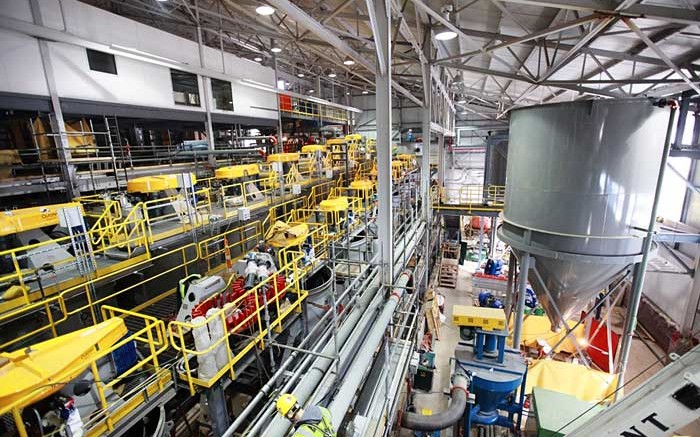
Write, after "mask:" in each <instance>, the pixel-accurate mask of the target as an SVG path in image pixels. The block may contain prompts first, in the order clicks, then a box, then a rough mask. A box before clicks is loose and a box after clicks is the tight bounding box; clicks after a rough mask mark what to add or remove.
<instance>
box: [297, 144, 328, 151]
mask: <svg viewBox="0 0 700 437" xmlns="http://www.w3.org/2000/svg"><path fill="white" fill-rule="evenodd" d="M327 151H328V147H326V146H324V145H323V144H307V145H305V146H303V147H302V148H301V153H314V152H327Z"/></svg>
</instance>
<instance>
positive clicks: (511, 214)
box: [499, 99, 668, 330]
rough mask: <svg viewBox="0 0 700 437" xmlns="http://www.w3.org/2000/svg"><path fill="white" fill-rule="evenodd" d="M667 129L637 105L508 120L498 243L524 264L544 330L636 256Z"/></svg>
mask: <svg viewBox="0 0 700 437" xmlns="http://www.w3.org/2000/svg"><path fill="white" fill-rule="evenodd" d="M667 122H668V111H667V110H664V109H662V108H659V107H656V106H654V105H653V104H652V102H651V101H650V100H647V99H620V100H589V101H579V102H570V103H557V104H550V105H542V106H536V107H529V108H523V109H518V110H515V111H513V112H512V113H511V119H510V144H509V150H508V165H507V184H506V204H505V209H504V212H503V218H504V221H503V225H502V227H501V229H500V230H499V235H500V237H501V239H502V240H503V241H505V242H506V243H508V244H510V245H511V247H512V248H513V249H514V251H515V253H516V255H517V256H518V258H521V256H522V255H523V254H524V253H529V254H530V255H531V256H532V257H533V258H534V260H535V262H534V265H533V266H532V267H531V268H530V271H529V274H528V279H529V281H530V284H531V285H532V287H533V289H534V290H535V292H536V293H537V297H538V298H539V299H540V300H541V301H542V304H543V306H544V308H545V310H546V312H547V315H548V316H549V318H550V321H551V322H552V328H553V330H558V329H560V328H561V327H562V326H563V323H562V321H561V320H562V319H569V318H571V317H572V316H574V315H576V314H578V313H579V312H580V311H581V310H583V309H584V308H585V306H586V304H588V303H589V302H590V301H591V299H592V298H593V297H595V296H596V294H597V293H599V292H600V291H601V290H603V289H604V288H606V287H607V286H608V285H609V284H610V282H611V281H612V280H613V279H614V278H615V277H616V276H617V275H619V274H620V273H622V272H623V271H624V270H625V269H626V268H627V267H628V266H629V265H630V264H631V263H634V262H636V261H638V260H639V259H640V258H641V250H642V241H643V236H644V232H643V231H640V230H639V229H642V230H645V229H646V226H647V225H648V223H649V218H650V217H649V216H650V214H651V208H652V202H653V198H654V190H655V187H656V180H657V174H658V171H659V163H660V160H661V155H662V151H663V143H664V136H665V133H666V124H667ZM521 259H522V258H521ZM555 305H556V306H555Z"/></svg>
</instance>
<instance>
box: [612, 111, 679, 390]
mask: <svg viewBox="0 0 700 437" xmlns="http://www.w3.org/2000/svg"><path fill="white" fill-rule="evenodd" d="M675 115H676V106H675V105H673V106H671V112H670V114H669V117H668V126H667V128H666V139H665V142H664V150H663V155H662V156H661V164H660V165H659V174H658V177H657V179H656V191H655V192H654V203H653V204H652V207H651V215H650V217H649V226H648V227H647V235H646V237H645V238H644V244H643V246H642V260H641V261H640V262H639V263H638V264H637V265H636V266H635V270H634V280H633V281H632V294H631V297H630V302H629V305H628V307H627V318H626V323H625V331H624V334H623V337H622V348H621V354H620V372H619V376H618V379H617V389H618V390H619V389H620V388H622V387H623V386H624V385H625V372H626V371H627V362H628V361H629V355H630V349H631V347H632V339H633V337H634V331H635V330H636V329H637V312H638V311H639V302H640V301H641V300H642V287H643V286H644V276H645V274H646V269H647V264H648V262H649V251H650V249H651V243H652V240H653V238H654V225H655V223H656V211H657V210H658V208H659V198H660V197H661V188H662V185H663V180H664V173H665V172H666V163H667V162H668V152H669V151H670V149H671V130H672V129H673V121H674V118H675ZM618 390H616V391H615V401H617V398H618V393H619V391H618Z"/></svg>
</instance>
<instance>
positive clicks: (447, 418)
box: [401, 373, 469, 432]
mask: <svg viewBox="0 0 700 437" xmlns="http://www.w3.org/2000/svg"><path fill="white" fill-rule="evenodd" d="M468 386H469V378H468V377H467V376H466V375H463V374H460V373H457V374H455V375H454V376H453V382H452V391H451V393H450V394H451V396H452V400H451V401H450V406H449V407H447V410H445V411H443V412H442V413H438V414H433V415H432V416H424V415H422V414H418V413H409V412H405V413H404V414H403V417H402V419H401V426H402V427H404V428H408V429H413V430H415V431H425V432H429V431H439V430H441V429H445V428H448V427H450V426H452V425H454V424H455V423H457V421H459V420H460V419H462V418H463V417H464V410H466V408H467V387H468Z"/></svg>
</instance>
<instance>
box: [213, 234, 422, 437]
mask: <svg viewBox="0 0 700 437" xmlns="http://www.w3.org/2000/svg"><path fill="white" fill-rule="evenodd" d="M412 228H414V229H415V230H414V232H412V233H411V236H412V237H415V236H416V235H420V234H421V233H422V229H424V228H425V223H423V222H418V223H416V224H415V225H414V226H413V227H412ZM415 240H416V238H412V239H411V240H409V241H408V245H404V244H403V243H402V242H399V243H398V247H397V248H396V249H397V250H396V251H395V253H394V262H395V264H398V263H400V262H401V260H398V261H397V257H399V256H400V255H401V253H403V252H404V251H407V252H409V253H410V252H412V251H413V250H414V249H415V246H416V241H415ZM375 282H376V283H375ZM380 285H381V282H380V281H379V277H377V279H376V281H374V282H373V283H372V284H371V285H370V289H369V290H368V291H367V292H366V293H364V294H363V295H362V297H361V298H360V299H359V301H358V305H357V307H355V308H353V311H352V312H351V313H350V314H349V315H348V318H347V319H346V320H345V321H344V322H343V324H342V326H341V327H340V329H338V333H337V338H338V343H339V346H341V347H342V348H343V349H344V350H346V351H347V350H348V347H349V349H350V350H352V349H353V347H352V346H353V343H354V342H353V341H351V342H350V344H349V345H348V346H347V347H346V342H348V339H349V338H350V336H351V334H352V333H353V332H354V331H356V330H357V328H358V326H356V325H357V324H358V321H359V319H361V318H362V317H363V316H365V315H366V314H365V313H368V314H369V311H367V310H368V309H369V310H371V309H373V308H371V307H370V305H369V303H370V301H371V300H372V299H373V298H374V296H375V295H376V294H377V292H378V291H379V289H380V288H381V287H380ZM365 318H366V319H368V317H365ZM355 337H356V340H357V341H361V340H362V338H364V337H363V336H359V335H357V336H355ZM334 350H335V346H334V345H333V343H331V342H329V343H328V344H327V345H326V347H325V348H324V349H323V351H322V352H321V353H322V354H323V355H332V354H333V353H334ZM331 364H332V360H329V359H327V358H323V357H317V358H316V360H315V362H314V365H313V367H312V368H311V369H310V370H309V371H308V372H307V373H306V374H305V375H304V379H303V380H302V381H301V382H300V383H299V384H298V385H297V387H296V388H295V390H294V391H293V394H294V396H296V397H297V399H298V400H299V403H300V404H305V403H306V401H307V400H308V399H309V398H310V397H311V395H312V393H313V392H314V390H316V388H317V387H318V386H319V384H320V382H321V381H322V379H323V377H324V375H325V374H326V373H327V372H328V369H329V368H330V366H331ZM289 427H290V422H289V421H288V420H287V419H285V418H282V417H280V416H275V417H274V418H273V419H272V421H271V422H270V423H269V426H268V427H267V428H266V430H265V432H264V435H265V436H282V435H285V433H286V432H287V430H288V429H289ZM255 428H259V426H256V427H255ZM225 435H227V436H228V435H231V434H225ZM250 435H255V433H253V432H251V433H250Z"/></svg>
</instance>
